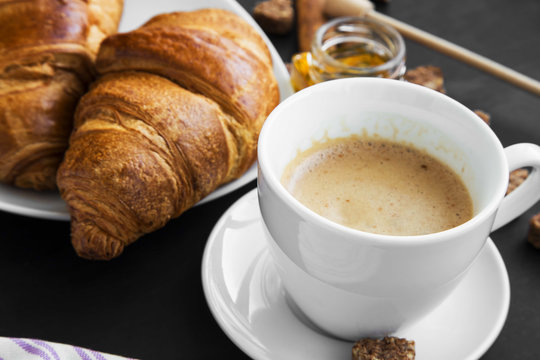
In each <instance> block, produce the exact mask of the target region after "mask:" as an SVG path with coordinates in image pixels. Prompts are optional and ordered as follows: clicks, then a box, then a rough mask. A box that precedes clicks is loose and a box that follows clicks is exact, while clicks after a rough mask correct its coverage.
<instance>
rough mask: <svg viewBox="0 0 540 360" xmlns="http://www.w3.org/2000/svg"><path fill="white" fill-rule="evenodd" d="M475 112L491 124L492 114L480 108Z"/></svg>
mask: <svg viewBox="0 0 540 360" xmlns="http://www.w3.org/2000/svg"><path fill="white" fill-rule="evenodd" d="M474 113H475V114H476V115H478V116H479V117H480V119H482V120H484V122H485V123H486V124H488V125H489V123H490V122H491V116H490V115H489V114H488V113H486V112H484V111H482V110H478V109H476V110H474Z"/></svg>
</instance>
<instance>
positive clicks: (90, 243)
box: [58, 9, 279, 259]
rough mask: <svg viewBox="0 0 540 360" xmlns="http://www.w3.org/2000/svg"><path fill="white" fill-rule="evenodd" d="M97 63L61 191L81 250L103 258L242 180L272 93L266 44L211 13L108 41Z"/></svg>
mask: <svg viewBox="0 0 540 360" xmlns="http://www.w3.org/2000/svg"><path fill="white" fill-rule="evenodd" d="M96 64H97V69H98V71H99V72H100V74H102V77H101V78H100V79H99V80H98V81H96V82H95V83H94V84H93V86H92V88H91V90H90V91H89V93H88V94H86V95H85V96H84V97H83V98H82V100H81V102H80V104H79V105H78V107H77V111H76V116H75V128H74V131H73V134H72V136H71V139H70V146H69V149H68V151H67V152H66V155H65V159H64V161H63V163H62V164H61V166H60V169H59V172H58V185H59V188H60V191H61V195H62V197H63V198H64V199H65V200H66V202H67V204H68V206H69V208H70V213H71V218H72V242H73V245H74V247H75V250H76V251H77V253H78V254H79V255H80V256H83V257H86V258H92V259H110V258H112V257H115V256H118V255H119V254H120V253H121V252H122V250H123V248H124V247H125V245H128V244H130V243H132V242H133V241H135V240H136V239H137V238H139V237H140V236H142V235H143V234H146V233H149V232H151V231H154V230H156V229H157V228H159V227H162V226H163V225H164V224H165V223H166V222H167V221H169V220H170V219H171V218H174V217H177V216H179V215H180V214H181V213H183V212H184V211H185V210H187V209H189V208H190V207H192V206H193V205H194V204H196V203H197V202H198V201H199V200H201V199H202V198H203V197H204V196H206V195H207V194H209V193H210V192H212V191H213V190H215V189H216V188H217V187H218V186H219V185H221V184H223V183H225V182H227V181H230V180H232V179H234V178H237V177H239V176H240V175H242V174H243V173H244V172H245V171H246V169H248V168H249V167H250V166H251V164H252V163H253V162H254V159H255V156H256V144H257V138H258V134H259V131H260V128H261V126H262V123H263V121H264V120H265V118H266V116H267V115H268V114H269V113H270V111H271V110H272V109H273V108H274V107H275V106H276V105H277V103H278V102H279V90H278V87H277V82H276V80H275V78H274V75H273V72H272V62H271V57H270V54H269V51H268V49H267V47H266V45H265V44H264V41H263V40H262V38H261V37H260V36H259V35H258V34H257V33H256V32H255V30H253V29H252V28H251V26H249V25H248V24H247V23H245V22H244V21H243V20H242V19H241V18H239V17H238V16H236V15H234V14H232V13H230V12H228V11H224V10H218V9H205V10H199V11H195V12H178V13H172V14H166V15H160V16H157V17H155V18H153V19H152V20H150V21H149V22H148V23H147V24H145V25H143V26H142V27H141V28H139V29H137V30H135V31H132V32H130V33H125V34H116V35H113V36H111V37H108V38H107V39H106V40H104V41H103V43H102V46H101V48H100V51H99V53H98V57H97V61H96Z"/></svg>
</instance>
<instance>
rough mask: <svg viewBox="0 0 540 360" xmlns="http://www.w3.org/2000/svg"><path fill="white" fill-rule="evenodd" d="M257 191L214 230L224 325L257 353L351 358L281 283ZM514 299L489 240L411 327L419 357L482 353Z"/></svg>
mask: <svg viewBox="0 0 540 360" xmlns="http://www.w3.org/2000/svg"><path fill="white" fill-rule="evenodd" d="M261 221H262V220H261V217H260V212H259V206H258V200H257V193H256V190H252V191H250V192H249V193H247V194H246V195H244V196H243V197H242V198H240V199H239V200H238V201H237V202H236V203H235V204H233V205H232V206H231V208H229V210H227V212H225V214H224V215H223V216H222V218H221V219H220V220H219V222H218V223H217V224H216V226H215V228H214V230H213V231H212V233H211V234H210V237H209V239H208V243H207V245H206V249H205V252H204V257H203V262H202V280H203V288H204V292H205V296H206V300H207V302H208V305H209V307H210V309H211V311H212V314H213V315H214V317H215V318H216V320H217V322H218V323H219V325H220V326H221V328H222V329H223V331H224V332H225V333H226V334H227V335H228V336H229V338H230V339H231V340H232V341H233V342H234V343H235V344H236V345H237V346H238V347H239V348H240V349H242V350H243V351H244V352H245V353H246V354H248V355H249V356H250V357H252V358H254V359H282V360H288V359H291V360H297V359H310V360H335V359H350V358H351V348H352V343H351V342H347V341H341V340H337V339H335V338H332V337H328V336H326V335H325V334H323V333H322V332H320V331H318V330H317V329H316V328H315V327H314V326H313V325H311V324H310V323H309V321H308V320H306V319H305V318H303V317H302V316H301V315H300V314H299V312H298V311H297V310H295V306H294V304H292V303H291V302H290V301H289V299H288V297H287V295H286V294H285V291H284V290H283V288H282V285H281V280H280V278H279V276H278V275H277V273H276V271H275V269H274V266H273V263H272V261H271V258H270V255H269V252H268V250H267V247H266V240H265V238H264V236H265V235H264V232H263V228H262V223H261ZM509 304H510V285H509V281H508V274H507V272H506V268H505V266H504V263H503V261H502V258H501V256H500V254H499V252H498V251H497V249H496V247H495V245H494V244H493V242H492V241H491V239H488V241H487V244H486V246H485V247H484V249H483V250H482V253H481V254H480V255H479V257H478V258H477V260H476V262H475V263H474V264H473V265H472V268H471V269H470V272H469V273H468V274H467V276H466V277H465V279H464V280H463V281H462V283H460V284H459V285H458V287H457V288H456V290H455V291H454V292H453V293H452V294H451V296H450V297H449V298H448V299H447V300H446V301H445V302H444V303H443V304H441V305H440V306H439V307H438V308H437V309H435V310H434V311H433V312H432V313H430V314H429V315H428V316H427V317H426V318H425V319H423V320H422V321H421V322H419V323H418V324H416V325H415V326H413V327H410V328H408V329H405V330H403V331H400V332H398V333H396V334H392V335H395V336H399V337H404V338H408V339H412V340H415V342H416V360H433V359H437V360H456V359H459V360H473V359H478V358H480V356H482V354H484V353H485V351H486V350H487V349H488V348H489V347H490V346H491V344H493V342H494V341H495V339H496V338H497V336H498V334H499V332H500V331H501V329H502V327H503V324H504V322H505V320H506V316H507V314H508V307H509Z"/></svg>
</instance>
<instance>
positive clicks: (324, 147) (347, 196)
mask: <svg viewBox="0 0 540 360" xmlns="http://www.w3.org/2000/svg"><path fill="white" fill-rule="evenodd" d="M281 182H282V183H283V185H284V186H285V187H286V188H287V190H288V191H289V192H290V193H291V194H292V195H293V196H294V197H295V198H297V199H298V201H300V202H301V203H303V204H304V205H305V206H307V207H308V208H310V209H311V210H313V211H314V212H316V213H318V214H319V215H322V216H324V217H326V218H328V219H330V220H332V221H335V222H337V223H340V224H342V225H345V226H348V227H351V228H354V229H358V230H362V231H367V232H371V233H377V234H387V235H421V234H428V233H434V232H439V231H443V230H447V229H450V228H453V227H455V226H458V225H460V224H462V223H464V222H466V221H467V220H469V219H471V218H472V216H473V205H472V200H471V197H470V195H469V192H468V190H467V188H466V187H465V185H464V184H463V181H462V180H461V178H460V177H459V176H458V175H457V174H456V173H455V172H454V171H453V170H452V169H450V168H449V167H448V166H447V165H445V164H444V163H442V162H440V161H439V160H437V159H436V158H434V157H433V156H431V155H429V154H428V153H427V152H425V151H422V150H419V149H416V148H415V147H413V146H411V145H408V144H404V143H397V142H392V141H389V140H384V139H379V138H375V137H360V136H351V137H347V138H339V139H331V140H328V141H326V142H322V143H317V144H315V145H314V146H313V147H311V148H310V149H308V150H306V151H304V152H302V153H299V154H298V155H297V157H296V158H295V159H294V160H293V161H292V162H291V163H289V164H288V166H287V167H286V169H285V172H284V174H283V177H282V179H281Z"/></svg>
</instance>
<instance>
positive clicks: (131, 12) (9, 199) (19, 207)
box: [0, 0, 293, 221]
mask: <svg viewBox="0 0 540 360" xmlns="http://www.w3.org/2000/svg"><path fill="white" fill-rule="evenodd" d="M210 7H214V8H222V9H226V10H230V11H233V12H234V13H236V14H238V15H240V16H241V17H242V18H244V19H245V20H246V21H247V22H249V23H250V24H251V25H252V26H253V27H254V28H255V29H257V30H258V31H259V33H260V34H261V36H262V37H263V38H264V40H265V41H266V44H267V45H268V47H269V49H270V53H271V55H272V60H273V62H274V74H275V76H276V79H277V81H278V84H279V90H280V94H281V100H283V99H285V98H286V97H288V96H289V95H291V94H292V93H293V90H292V88H291V85H290V82H289V73H288V72H287V68H286V67H285V64H284V63H283V61H282V60H281V57H280V55H279V54H278V52H277V51H276V49H275V48H274V46H273V45H272V43H271V42H270V40H269V39H268V37H267V36H266V35H265V34H264V32H263V31H262V30H261V28H260V27H259V26H258V25H257V23H256V22H255V21H254V20H253V18H252V17H251V15H250V14H249V13H248V12H247V11H246V10H244V8H243V7H242V6H241V5H240V4H238V3H237V2H235V1H234V0H152V1H139V0H127V1H126V2H125V7H124V13H123V16H122V20H121V22H120V26H119V31H120V32H125V31H129V30H133V29H135V28H137V27H139V26H140V25H142V24H143V23H145V22H146V21H147V20H149V19H150V18H151V17H152V16H154V15H157V14H160V13H166V12H172V11H178V10H182V11H188V10H195V9H200V8H210ZM256 177H257V167H256V165H253V166H252V167H251V168H250V169H249V170H248V171H247V172H246V173H245V174H244V175H243V176H242V177H240V178H239V179H237V180H235V181H232V182H230V183H228V184H225V185H223V186H221V187H219V188H218V189H216V190H215V191H214V192H212V193H211V194H209V195H208V196H207V197H206V198H204V199H203V200H201V201H200V202H199V203H198V204H197V205H199V204H202V203H205V202H208V201H211V200H215V199H217V198H219V197H221V196H223V195H226V194H228V193H230V192H232V191H234V190H236V189H238V188H240V187H242V186H243V185H245V184H247V183H248V182H250V181H252V180H254V179H255V178H256ZM0 210H4V211H7V212H11V213H15V214H20V215H26V216H32V217H38V218H44V219H52V220H66V221H67V220H69V212H68V208H67V206H66V203H65V202H64V201H63V200H62V199H61V198H60V195H59V194H58V193H57V192H52V191H51V192H37V191H33V190H23V189H18V188H15V187H13V186H9V185H5V184H0Z"/></svg>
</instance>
